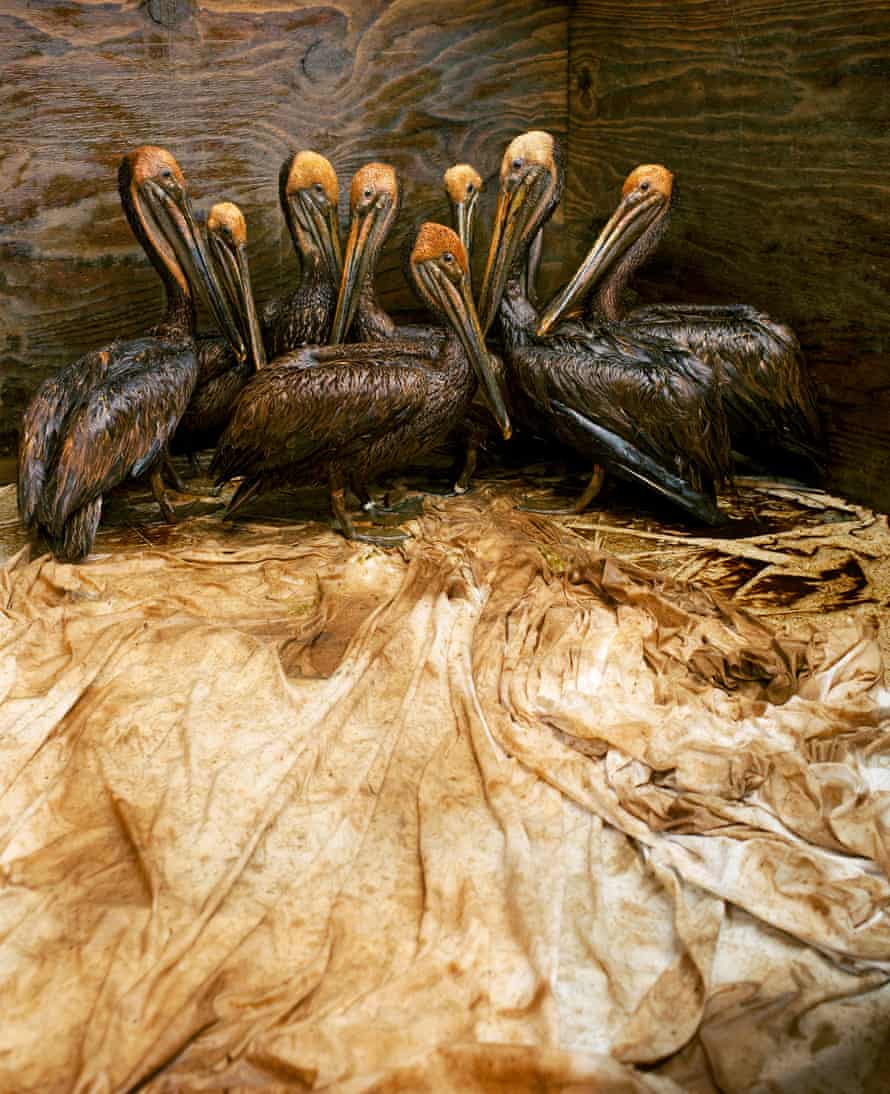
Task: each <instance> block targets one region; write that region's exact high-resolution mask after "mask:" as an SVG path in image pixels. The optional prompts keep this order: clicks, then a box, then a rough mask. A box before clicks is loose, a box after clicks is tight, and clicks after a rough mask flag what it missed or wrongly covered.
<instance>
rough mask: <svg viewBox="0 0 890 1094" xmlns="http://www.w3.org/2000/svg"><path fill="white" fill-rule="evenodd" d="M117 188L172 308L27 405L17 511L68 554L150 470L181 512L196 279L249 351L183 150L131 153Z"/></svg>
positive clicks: (88, 358) (79, 553) (158, 492)
mask: <svg viewBox="0 0 890 1094" xmlns="http://www.w3.org/2000/svg"><path fill="white" fill-rule="evenodd" d="M118 188H119V190H120V195H121V202H122V205H123V208H124V212H125V213H126V216H127V220H128V221H129V223H130V227H131V228H132V230H133V233H134V234H135V236H136V238H137V239H138V240H139V242H140V243H141V245H142V247H143V249H144V250H145V252H146V254H147V255H148V257H149V259H150V260H151V262H152V264H153V265H154V267H155V269H156V270H157V271H158V273H159V275H160V277H161V279H162V281H163V283H164V287H165V289H166V294H167V308H166V312H165V314H164V317H163V318H162V320H161V321H160V323H158V324H157V325H156V326H155V327H154V328H153V330H152V331H151V332H150V333H149V334H148V335H146V336H144V337H142V338H136V339H129V340H126V341H119V342H112V343H111V344H110V345H108V346H106V347H105V348H104V349H101V350H95V351H93V352H91V353H88V354H86V355H85V356H84V357H82V358H80V359H79V360H78V361H75V362H74V363H73V364H71V365H69V366H67V368H65V369H63V370H62V371H61V372H60V373H58V374H57V375H56V376H54V377H52V378H51V379H49V380H47V381H46V382H45V383H44V384H43V385H42V386H41V387H40V388H39V390H38V391H37V394H36V395H35V396H34V398H33V399H32V401H31V403H30V405H29V406H28V409H27V411H26V412H25V417H24V421H23V424H22V435H21V443H20V447H19V495H18V496H19V511H20V514H21V518H22V521H23V522H24V523H25V524H26V525H28V526H33V525H35V524H36V525H38V526H39V527H40V528H41V529H42V530H43V531H44V532H45V534H46V536H47V538H48V539H49V542H50V543H51V545H52V549H53V552H54V553H55V554H56V555H57V556H58V557H59V558H63V559H65V560H67V561H77V560H79V559H82V558H84V557H85V556H86V555H87V554H88V553H89V550H90V547H91V546H92V543H93V539H94V538H95V534H96V530H97V528H98V526H99V520H100V517H101V513H102V496H103V494H105V493H107V491H109V490H110V489H112V488H113V487H114V486H117V485H118V483H121V482H124V481H125V480H126V479H128V478H136V477H138V476H140V475H145V474H147V475H148V476H149V478H150V481H151V486H152V490H153V492H154V495H155V498H156V500H157V502H158V504H159V506H160V508H161V511H162V513H163V514H164V517H165V518H166V519H167V520H173V519H174V512H173V509H172V507H171V505H170V503H169V501H168V500H167V497H166V494H165V492H164V487H163V484H162V482H161V476H160V468H161V464H162V462H163V460H164V459H165V456H166V446H167V443H168V441H169V439H170V437H171V435H172V433H173V431H174V430H175V428H176V425H177V423H178V422H179V419H180V417H181V415H182V413H183V411H184V410H185V407H186V404H187V403H188V400H189V397H190V395H191V393H192V389H193V388H194V385H195V381H196V378H197V375H198V359H197V353H196V348H195V336H194V331H195V311H194V292H193V286H195V285H198V286H200V287H201V288H202V290H203V291H204V293H205V294H206V296H207V299H208V302H209V303H210V305H211V307H212V308H213V311H214V312H215V313H216V317H217V319H218V321H219V322H220V325H221V326H222V328H223V329H224V330H225V331H226V333H227V335H228V337H229V339H230V340H231V342H232V344H233V345H234V346H235V347H236V348H237V352H238V353H239V354H240V355H242V356H243V354H244V352H245V349H244V346H243V343H242V341H241V336H240V334H239V333H238V331H237V329H236V328H235V327H234V325H233V322H232V318H231V316H230V315H229V312H228V310H227V308H226V305H225V302H224V301H223V299H222V296H221V294H220V291H219V288H218V286H217V284H216V282H215V280H214V278H213V276H212V274H211V273H210V271H209V269H208V265H207V258H206V254H205V251H204V245H203V243H202V241H201V236H200V233H199V231H198V229H197V227H196V225H195V222H194V219H193V216H192V210H191V205H190V203H189V199H188V195H187V192H186V185H185V179H184V178H183V175H182V172H181V171H180V169H179V165H178V164H177V163H176V160H175V159H174V158H173V156H171V155H170V153H169V152H167V151H166V150H165V149H163V148H157V147H154V146H150V145H145V146H142V147H140V148H137V149H136V150H135V151H133V152H130V153H129V154H128V155H126V156H125V157H124V159H123V160H122V162H121V165H120V170H119V171H118Z"/></svg>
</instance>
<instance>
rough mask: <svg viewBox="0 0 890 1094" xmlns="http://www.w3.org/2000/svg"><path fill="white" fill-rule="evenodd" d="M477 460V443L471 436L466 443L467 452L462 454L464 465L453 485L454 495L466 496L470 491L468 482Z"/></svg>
mask: <svg viewBox="0 0 890 1094" xmlns="http://www.w3.org/2000/svg"><path fill="white" fill-rule="evenodd" d="M478 458H479V442H478V441H477V440H476V438H475V437H473V436H471V437H470V438H469V440H468V441H467V450H466V452H465V453H464V465H463V467H462V468H461V471H460V474H459V475H458V476H457V480H456V481H455V483H454V492H455V494H466V492H467V491H468V490H469V489H470V480H471V479H472V478H473V473H474V472H475V470H476V461H477V459H478Z"/></svg>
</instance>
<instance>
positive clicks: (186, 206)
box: [118, 144, 247, 360]
mask: <svg viewBox="0 0 890 1094" xmlns="http://www.w3.org/2000/svg"><path fill="white" fill-rule="evenodd" d="M118 189H119V191H120V195H121V202H122V204H123V207H124V211H125V213H126V215H127V219H128V220H129V222H130V227H131V228H132V229H133V233H134V234H135V236H136V238H137V239H138V240H139V242H140V244H141V245H142V247H143V249H144V250H145V252H146V254H147V255H148V257H149V258H150V259H151V261H152V264H153V265H154V267H155V269H157V271H158V272H159V273H160V275H161V277H162V278H163V280H164V283H165V284H166V285H167V286H168V292H169V291H171V290H172V291H176V290H178V291H179V292H180V293H181V294H182V295H183V296H184V297H185V298H186V299H187V300H189V301H192V300H194V297H195V292H194V289H195V287H197V288H198V289H199V291H200V292H201V293H202V294H203V295H204V297H205V299H206V301H207V303H208V304H209V305H210V307H211V309H212V311H213V313H214V315H215V316H216V319H217V321H218V323H219V325H220V327H221V328H222V331H223V333H224V334H225V336H226V337H227V338H228V339H229V341H230V342H231V344H232V347H233V349H234V351H235V353H236V355H237V356H238V357H239V358H240V359H241V360H243V359H244V358H245V356H246V353H247V350H246V347H245V345H244V341H243V339H242V338H241V335H240V334H239V332H238V329H237V326H236V324H235V321H234V319H233V317H232V315H231V313H230V312H229V309H228V307H227V304H226V301H225V300H224V298H223V294H222V291H221V290H220V287H219V285H218V283H217V281H216V279H215V278H214V276H213V274H212V272H211V270H210V265H209V261H208V256H207V252H206V250H205V246H204V242H203V239H202V237H201V233H200V231H199V230H198V228H197V225H196V224H195V218H194V214H193V213H192V206H191V202H190V201H189V196H188V189H187V187H186V182H185V178H184V177H183V174H182V171H181V170H180V167H179V164H178V163H177V162H176V160H175V159H174V158H173V156H172V155H171V154H170V153H169V152H168V151H167V150H166V149H165V148H158V147H157V146H155V145H150V144H144V145H141V146H140V147H139V148H135V149H134V150H133V151H132V152H128V153H127V154H126V155H125V156H124V158H123V159H122V160H121V164H120V168H119V169H118Z"/></svg>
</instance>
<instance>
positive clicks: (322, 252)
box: [262, 151, 342, 361]
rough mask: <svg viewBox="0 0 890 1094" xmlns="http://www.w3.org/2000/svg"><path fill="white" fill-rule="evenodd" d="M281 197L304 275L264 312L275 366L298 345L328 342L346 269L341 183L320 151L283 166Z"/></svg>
mask: <svg viewBox="0 0 890 1094" xmlns="http://www.w3.org/2000/svg"><path fill="white" fill-rule="evenodd" d="M279 195H280V198H281V209H282V212H283V213H284V219H285V221H286V222H287V227H288V231H289V232H290V235H291V239H292V240H293V244H294V248H295V250H296V252H297V255H298V257H299V259H300V265H301V267H302V271H303V273H302V277H301V279H300V284H299V287H298V288H297V289H296V291H295V292H293V293H290V294H288V295H285V296H282V297H280V298H279V299H277V300H273V301H270V302H269V303H268V304H266V305H265V306H264V307H263V309H262V327H263V339H264V342H265V346H266V354H267V356H268V358H269V360H270V361H271V360H272V359H273V358H274V357H278V356H279V354H282V353H287V352H289V351H290V350H292V349H296V347H297V346H311V345H319V344H321V343H323V342H326V341H327V338H328V334H329V331H330V327H331V322H332V321H333V318H334V309H335V307H336V302H337V292H338V289H339V285H340V273H341V265H342V258H341V251H340V226H339V222H338V206H339V201H340V184H339V182H338V181H337V175H336V173H335V171H334V168H333V167H332V166H331V164H330V162H329V161H328V160H326V159H325V157H324V156H320V155H319V154H318V153H317V152H310V151H303V152H296V153H294V155H293V156H291V157H290V158H289V159H287V160H285V162H284V164H283V165H282V167H281V172H280V174H279Z"/></svg>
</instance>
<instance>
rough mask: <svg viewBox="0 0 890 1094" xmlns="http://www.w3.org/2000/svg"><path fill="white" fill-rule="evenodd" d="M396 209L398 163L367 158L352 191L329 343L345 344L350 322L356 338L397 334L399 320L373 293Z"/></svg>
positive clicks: (375, 339)
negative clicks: (386, 310)
mask: <svg viewBox="0 0 890 1094" xmlns="http://www.w3.org/2000/svg"><path fill="white" fill-rule="evenodd" d="M398 210H399V184H398V179H397V177H396V172H395V168H394V167H391V166H390V165H389V164H388V163H366V164H365V165H364V167H360V168H359V169H358V171H356V173H355V175H354V176H353V179H352V186H351V187H350V190H349V211H350V222H349V237H348V239H347V240H346V249H345V251H344V254H343V273H342V275H341V278H340V291H339V295H338V297H337V308H336V312H335V315H334V321H333V324H332V326H331V332H330V336H329V339H328V341H329V342H330V344H331V345H338V344H339V343H341V342H342V341H343V340H344V339H345V337H346V334H347V331H349V329H350V327H354V329H353V334H354V337H355V341H357V342H378V341H380V340H381V339H385V338H393V337H394V336H395V334H396V325H395V323H394V322H393V321H392V319H391V318H390V316H389V315H387V314H386V312H385V311H384V310H383V308H382V307H381V306H380V304H379V302H378V300H377V295H376V293H375V292H374V269H375V267H376V265H377V258H378V256H379V254H380V250H381V248H382V247H383V244H384V242H385V240H386V237H387V236H388V235H389V233H390V230H391V229H392V226H393V224H394V223H395V220H396V216H397V214H398ZM353 321H355V322H354V324H353Z"/></svg>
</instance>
